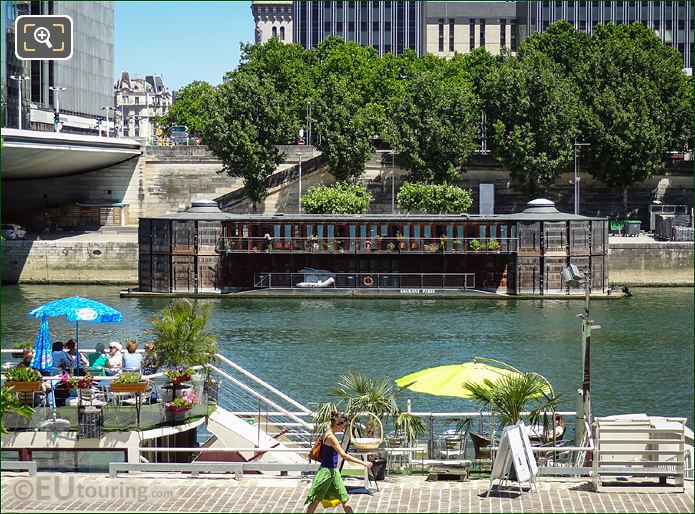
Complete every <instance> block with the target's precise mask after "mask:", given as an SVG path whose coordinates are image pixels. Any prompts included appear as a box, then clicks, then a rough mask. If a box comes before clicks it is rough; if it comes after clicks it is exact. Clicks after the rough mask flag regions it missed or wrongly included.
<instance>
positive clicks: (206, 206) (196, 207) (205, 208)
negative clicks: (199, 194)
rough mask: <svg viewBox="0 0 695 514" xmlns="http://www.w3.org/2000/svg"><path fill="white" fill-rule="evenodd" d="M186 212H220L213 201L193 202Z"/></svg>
mask: <svg viewBox="0 0 695 514" xmlns="http://www.w3.org/2000/svg"><path fill="white" fill-rule="evenodd" d="M186 212H222V211H221V210H220V208H219V206H218V205H217V202H216V201H215V200H206V199H202V200H195V201H193V202H192V203H191V207H190V208H189V209H188V210H187V211H186Z"/></svg>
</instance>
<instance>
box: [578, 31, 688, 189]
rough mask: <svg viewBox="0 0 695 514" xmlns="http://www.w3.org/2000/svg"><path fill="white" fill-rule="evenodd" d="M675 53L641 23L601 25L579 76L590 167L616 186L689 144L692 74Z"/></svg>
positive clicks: (654, 169) (638, 177)
mask: <svg viewBox="0 0 695 514" xmlns="http://www.w3.org/2000/svg"><path fill="white" fill-rule="evenodd" d="M682 67H683V63H682V61H681V58H680V56H679V54H678V53H677V52H676V51H675V50H674V49H673V48H669V47H667V46H665V45H663V44H662V43H661V41H660V40H659V38H658V37H656V36H655V35H654V34H653V32H652V31H651V30H649V29H648V28H646V27H644V26H642V25H640V24H633V25H618V26H615V25H600V26H599V27H598V28H597V31H596V34H595V35H594V37H593V45H592V48H591V52H590V54H589V57H588V63H587V70H586V73H585V74H584V75H583V77H582V80H581V81H580V85H581V95H582V99H583V101H584V104H585V106H586V109H587V114H586V116H585V123H584V127H583V128H582V133H583V135H584V139H585V140H586V141H588V142H589V143H590V144H591V146H590V147H589V149H588V152H587V154H588V155H589V156H590V157H589V159H588V163H587V164H588V169H589V170H590V172H591V174H592V175H593V176H595V177H596V178H598V179H599V180H601V181H602V182H604V183H605V184H607V185H608V186H611V187H614V188H625V187H627V186H629V185H631V184H633V183H634V182H640V181H643V180H645V179H647V178H648V177H650V176H651V175H652V174H654V173H658V172H659V171H661V170H662V169H663V168H664V162H663V156H664V153H665V152H666V151H668V150H683V149H686V148H692V140H693V122H692V104H691V103H690V102H691V99H692V97H691V91H689V88H690V86H691V81H690V80H689V79H688V77H687V76H686V75H685V73H683V71H682Z"/></svg>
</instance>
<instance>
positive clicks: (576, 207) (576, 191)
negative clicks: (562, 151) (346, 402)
mask: <svg viewBox="0 0 695 514" xmlns="http://www.w3.org/2000/svg"><path fill="white" fill-rule="evenodd" d="M578 146H589V143H577V138H576V137H575V138H574V213H575V214H579V156H578V155H577V147H578Z"/></svg>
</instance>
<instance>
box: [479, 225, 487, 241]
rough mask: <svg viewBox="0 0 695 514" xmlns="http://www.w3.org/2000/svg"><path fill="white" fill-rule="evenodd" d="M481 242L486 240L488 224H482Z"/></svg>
mask: <svg viewBox="0 0 695 514" xmlns="http://www.w3.org/2000/svg"><path fill="white" fill-rule="evenodd" d="M479 230H480V242H483V241H485V239H486V237H485V234H486V233H487V226H486V225H480V228H479Z"/></svg>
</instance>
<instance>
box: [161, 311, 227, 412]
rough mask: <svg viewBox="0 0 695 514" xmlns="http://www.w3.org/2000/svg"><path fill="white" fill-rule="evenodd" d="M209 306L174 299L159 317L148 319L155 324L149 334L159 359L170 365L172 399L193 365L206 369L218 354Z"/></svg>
mask: <svg viewBox="0 0 695 514" xmlns="http://www.w3.org/2000/svg"><path fill="white" fill-rule="evenodd" d="M209 317H210V309H209V307H208V306H203V307H201V308H200V309H199V308H197V307H196V305H195V304H194V303H193V302H192V301H191V300H189V299H180V300H175V301H173V302H172V303H171V304H169V305H168V306H167V307H164V308H163V309H162V310H161V311H160V312H159V314H158V315H157V316H154V317H153V318H151V319H150V320H149V323H150V324H151V325H152V328H150V329H149V330H148V331H147V333H148V334H150V335H151V336H152V337H153V339H154V347H155V350H156V352H157V362H158V364H159V365H160V366H162V367H163V368H169V372H170V373H169V372H168V373H167V377H168V378H169V381H170V382H171V386H170V389H171V391H172V396H171V398H172V400H173V399H174V397H175V396H176V389H177V384H179V383H180V382H181V381H183V380H184V379H188V378H190V377H191V375H192V374H193V373H194V371H193V370H192V368H193V367H194V366H203V367H205V368H206V378H207V379H208V380H209V373H207V366H208V365H209V364H211V363H212V362H213V361H214V360H215V358H216V354H217V337H216V336H215V335H213V334H212V333H210V332H209V331H208V328H207V324H208V319H209Z"/></svg>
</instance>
